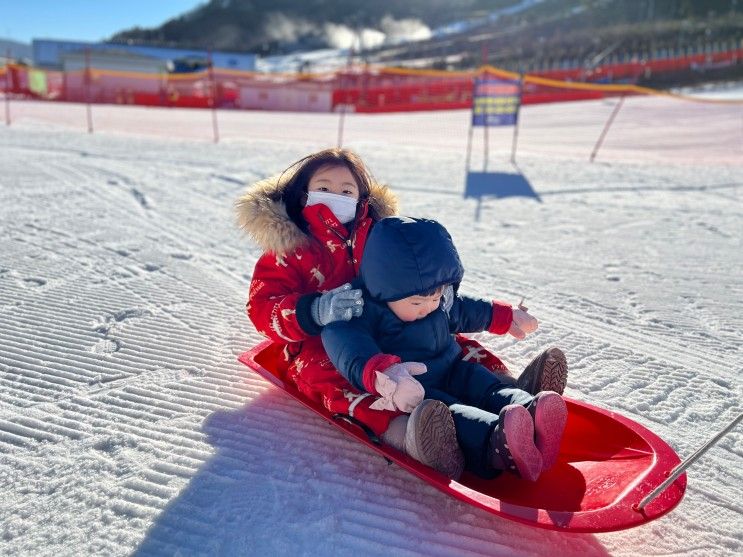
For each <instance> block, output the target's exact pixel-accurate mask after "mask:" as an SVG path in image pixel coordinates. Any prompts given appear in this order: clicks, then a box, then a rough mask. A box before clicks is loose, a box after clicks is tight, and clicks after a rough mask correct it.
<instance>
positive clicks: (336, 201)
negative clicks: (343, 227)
mask: <svg viewBox="0 0 743 557" xmlns="http://www.w3.org/2000/svg"><path fill="white" fill-rule="evenodd" d="M358 201H359V200H358V199H356V198H355V197H348V196H347V195H338V194H337V193H329V192H327V191H309V192H307V204H306V206H307V207H310V206H312V205H325V206H326V207H327V208H328V209H330V210H331V211H332V212H333V214H334V215H335V218H337V219H338V220H339V221H340V222H341V223H343V224H346V223H347V222H351V221H352V220H353V219H354V217H355V216H356V204H357V203H358Z"/></svg>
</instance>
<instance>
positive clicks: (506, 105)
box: [472, 75, 521, 126]
mask: <svg viewBox="0 0 743 557" xmlns="http://www.w3.org/2000/svg"><path fill="white" fill-rule="evenodd" d="M520 104H521V87H520V84H519V81H518V80H512V79H499V78H496V77H491V76H487V75H485V76H482V77H478V78H476V79H475V84H474V90H473V95H472V125H473V126H514V125H516V119H517V118H518V114H519V105H520Z"/></svg>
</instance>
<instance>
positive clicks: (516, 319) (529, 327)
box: [508, 304, 539, 340]
mask: <svg viewBox="0 0 743 557" xmlns="http://www.w3.org/2000/svg"><path fill="white" fill-rule="evenodd" d="M521 308H523V306H522V305H521V304H519V307H518V308H517V309H514V310H513V321H512V322H511V328H510V329H508V333H509V334H510V335H513V336H514V337H516V338H517V339H519V340H523V339H525V338H526V335H529V334H531V333H533V332H534V331H536V330H537V327H539V322H538V321H537V319H536V318H535V317H532V316H531V315H530V314H529V313H527V312H526V308H524V309H521Z"/></svg>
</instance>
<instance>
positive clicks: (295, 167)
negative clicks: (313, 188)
mask: <svg viewBox="0 0 743 557" xmlns="http://www.w3.org/2000/svg"><path fill="white" fill-rule="evenodd" d="M324 166H345V167H346V168H348V170H350V171H351V174H352V175H353V177H354V179H355V180H356V184H357V185H358V187H359V202H358V204H357V208H358V206H359V205H360V204H361V203H362V202H363V201H365V200H367V199H368V198H369V193H370V191H371V186H372V184H373V183H374V178H372V176H371V173H370V172H369V170H367V168H366V165H364V162H363V161H362V160H361V157H359V156H358V155H357V154H356V153H354V152H353V151H350V150H348V149H338V148H334V149H325V150H324V151H319V152H317V153H313V154H311V155H307V156H306V157H304V158H302V159H299V160H298V161H297V162H295V163H294V164H292V165H291V166H290V167H289V168H287V169H286V170H285V171H284V172H283V173H282V175H281V178H279V180H281V179H282V178H283V176H284V174H286V173H287V172H291V173H292V174H291V176H290V177H289V179H288V180H287V181H286V185H285V186H284V188H283V190H282V191H283V193H282V195H281V200H282V201H283V202H284V205H285V206H286V212H287V214H288V215H289V218H290V219H292V221H293V222H294V223H295V224H296V225H297V226H299V228H300V229H301V230H302V231H303V232H307V222H306V221H305V220H304V217H302V209H304V204H305V202H306V200H307V197H306V196H307V186H308V185H309V183H310V178H312V175H313V174H314V173H315V172H317V171H318V170H319V169H320V168H322V167H324ZM368 214H369V216H370V217H371V218H372V219H373V220H375V221H377V220H379V215H378V214H377V212H376V210H375V209H374V208H373V207H371V206H370V207H369V212H368Z"/></svg>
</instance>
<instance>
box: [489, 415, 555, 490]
mask: <svg viewBox="0 0 743 557" xmlns="http://www.w3.org/2000/svg"><path fill="white" fill-rule="evenodd" d="M490 462H491V464H492V465H493V467H494V468H495V469H496V470H505V471H507V472H510V473H512V474H514V475H516V476H518V477H520V478H524V479H525V480H529V481H530V482H533V481H536V479H537V478H538V477H539V474H541V473H542V455H541V453H540V452H539V450H538V449H537V447H536V445H535V444H534V420H533V419H532V417H531V415H530V414H529V411H528V410H527V409H526V408H524V407H523V406H521V405H518V404H509V405H508V406H504V407H503V409H502V410H501V411H500V413H499V414H498V425H497V426H496V427H495V429H494V430H493V434H492V435H491V437H490Z"/></svg>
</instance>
